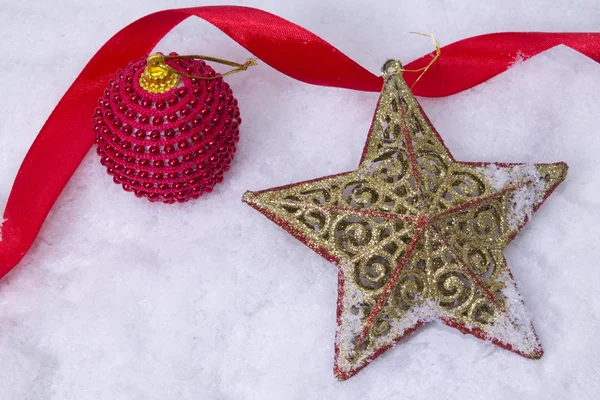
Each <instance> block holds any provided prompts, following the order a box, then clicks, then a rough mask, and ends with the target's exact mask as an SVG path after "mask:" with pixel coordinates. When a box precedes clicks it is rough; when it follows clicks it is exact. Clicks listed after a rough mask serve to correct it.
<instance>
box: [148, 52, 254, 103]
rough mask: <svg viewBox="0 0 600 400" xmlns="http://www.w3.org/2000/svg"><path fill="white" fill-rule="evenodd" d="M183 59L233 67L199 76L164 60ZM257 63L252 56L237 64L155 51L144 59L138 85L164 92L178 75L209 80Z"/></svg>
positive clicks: (206, 57) (177, 80)
mask: <svg viewBox="0 0 600 400" xmlns="http://www.w3.org/2000/svg"><path fill="white" fill-rule="evenodd" d="M183 59H187V60H190V59H195V60H205V61H212V62H216V63H220V64H225V65H229V66H230V67H235V68H234V69H232V70H230V71H227V72H225V73H223V74H217V75H215V76H199V75H192V74H188V73H185V72H182V71H178V70H176V69H175V68H172V67H171V66H169V65H168V64H167V63H166V61H167V60H183ZM257 64H258V63H257V62H256V60H255V59H254V58H249V59H247V60H246V62H245V63H243V64H239V63H236V62H234V61H229V60H223V59H221V58H216V57H210V56H200V55H184V56H164V55H162V54H159V53H156V54H151V55H149V56H148V58H147V60H146V69H145V70H144V72H143V73H142V75H141V76H140V86H141V87H142V88H144V89H145V90H146V91H148V92H151V93H165V92H167V91H169V90H170V89H172V88H173V87H175V86H177V83H178V82H179V77H180V76H183V77H185V78H191V79H201V80H205V81H208V80H211V79H217V78H222V77H224V76H227V75H231V74H235V73H237V72H241V71H245V70H247V69H248V68H249V67H251V66H253V65H257Z"/></svg>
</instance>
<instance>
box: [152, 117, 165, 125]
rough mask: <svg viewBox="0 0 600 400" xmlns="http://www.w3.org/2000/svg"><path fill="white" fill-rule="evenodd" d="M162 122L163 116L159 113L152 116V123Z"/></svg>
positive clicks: (158, 123) (159, 123)
mask: <svg viewBox="0 0 600 400" xmlns="http://www.w3.org/2000/svg"><path fill="white" fill-rule="evenodd" d="M162 123H163V118H162V117H161V116H159V115H157V116H156V117H154V118H152V124H154V125H161V124H162Z"/></svg>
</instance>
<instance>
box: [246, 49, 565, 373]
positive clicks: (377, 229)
mask: <svg viewBox="0 0 600 400" xmlns="http://www.w3.org/2000/svg"><path fill="white" fill-rule="evenodd" d="M401 68H402V66H401V65H400V63H399V62H398V61H394V60H389V61H387V62H386V63H385V64H384V66H383V69H382V71H383V76H384V80H385V81H384V86H383V90H382V92H381V96H380V98H379V103H378V106H377V110H376V112H375V117H374V119H373V123H372V125H371V129H370V132H369V136H368V138H367V143H366V146H365V149H364V152H363V156H362V160H361V162H360V165H359V166H358V169H357V170H356V171H351V172H346V173H342V174H339V175H334V176H328V177H324V178H320V179H315V180H312V181H307V182H301V183H296V184H292V185H288V186H283V187H278V188H273V189H268V190H264V191H260V192H247V193H246V194H245V195H244V201H245V202H246V203H248V204H249V205H251V206H252V207H254V208H255V209H257V210H258V211H260V212H261V213H263V214H264V215H265V216H267V217H268V218H270V219H271V220H273V221H274V222H275V223H276V224H278V225H280V226H281V227H282V228H284V229H285V230H287V231H288V232H289V233H291V234H292V235H294V236H295V237H296V238H298V239H299V240H300V241H302V242H303V243H304V244H306V245H307V246H308V247H310V248H312V249H313V250H315V251H316V252H317V253H319V254H320V255H322V256H323V257H325V258H326V259H327V260H329V261H331V262H333V263H334V264H335V265H336V266H337V267H338V270H339V281H338V305H337V323H338V329H337V333H336V339H335V341H336V342H335V365H334V372H335V374H336V376H337V377H338V378H339V379H348V378H350V377H351V376H353V375H354V374H356V373H357V372H358V371H360V370H361V369H362V368H364V367H365V366H366V365H367V364H369V363H370V362H371V361H372V360H373V359H375V358H376V357H377V356H379V355H380V354H382V353H383V352H384V351H385V350H387V349H388V348H390V347H392V346H393V345H394V344H395V343H397V342H398V341H399V340H401V339H402V338H403V337H405V336H407V335H408V334H410V333H412V332H414V331H415V330H416V329H417V328H418V327H419V326H421V325H423V324H424V323H426V322H428V321H433V320H438V321H441V322H443V323H444V324H446V325H448V326H451V327H453V328H457V329H459V330H460V331H461V332H463V333H465V334H467V333H468V334H471V335H473V336H476V337H478V338H480V339H484V340H489V341H491V342H492V343H494V344H496V345H498V346H500V347H502V348H505V349H507V350H510V351H513V352H515V353H517V354H520V355H522V356H524V357H527V358H539V357H541V356H542V354H543V350H542V347H541V345H540V342H539V340H538V338H537V336H536V333H535V331H534V329H533V326H532V323H531V320H530V316H529V314H528V312H527V311H526V309H525V306H524V304H523V301H522V299H521V296H520V295H519V292H518V291H517V286H516V284H515V281H514V280H513V277H512V275H511V273H510V271H509V269H508V267H507V265H506V261H505V259H504V255H503V249H504V248H505V247H506V246H507V245H508V244H509V243H510V241H511V240H512V239H513V238H514V237H515V235H516V234H517V233H518V232H519V231H520V230H521V228H522V227H523V226H524V225H525V223H526V222H527V221H528V220H529V218H530V217H531V215H532V214H533V212H535V211H536V210H537V208H538V207H539V206H540V205H541V204H542V203H543V202H544V200H545V199H546V198H547V197H548V196H549V195H550V193H551V192H552V191H553V190H554V189H555V188H556V187H557V186H558V184H559V183H560V182H562V181H563V180H564V179H565V176H566V174H567V165H566V164H564V163H556V164H499V163H466V162H459V161H456V160H455V159H454V158H453V157H452V154H450V151H449V150H448V149H447V148H446V146H445V145H444V142H443V141H442V139H441V137H440V136H439V135H438V133H437V132H436V131H435V129H434V128H433V126H432V125H431V123H430V122H429V120H428V119H427V117H426V116H425V113H424V112H423V110H422V109H421V107H420V105H419V103H418V102H417V100H416V99H415V98H414V96H413V94H412V93H411V91H410V89H409V88H408V87H407V86H406V83H405V82H404V80H403V79H402V75H401V72H400V71H401Z"/></svg>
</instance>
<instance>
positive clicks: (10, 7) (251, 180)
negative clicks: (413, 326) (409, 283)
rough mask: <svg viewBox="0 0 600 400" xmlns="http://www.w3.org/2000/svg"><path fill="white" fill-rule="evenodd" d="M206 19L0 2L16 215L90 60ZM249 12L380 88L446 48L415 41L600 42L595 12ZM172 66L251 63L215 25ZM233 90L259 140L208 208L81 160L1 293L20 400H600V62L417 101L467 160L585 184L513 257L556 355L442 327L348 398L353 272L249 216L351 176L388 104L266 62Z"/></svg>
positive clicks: (3, 331) (556, 53) (326, 5)
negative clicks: (271, 192) (167, 21)
mask: <svg viewBox="0 0 600 400" xmlns="http://www.w3.org/2000/svg"><path fill="white" fill-rule="evenodd" d="M215 2H216V3H223V2H224V1H213V2H212V3H215ZM228 2H234V0H230V1H228ZM201 3H203V2H199V1H197V2H191V1H188V0H173V1H170V2H165V1H159V0H144V1H139V0H138V1H127V2H125V1H116V0H102V1H100V0H89V1H85V2H84V1H75V0H64V1H60V2H56V1H37V2H26V1H12V0H11V1H8V0H0V7H1V8H0V9H1V10H2V11H1V12H0V35H1V36H0V37H1V38H2V39H1V40H0V50H1V53H2V55H3V57H2V59H1V60H0V65H1V66H2V74H0V83H1V85H2V88H3V91H2V93H3V95H2V96H0V143H2V146H0V204H1V203H4V202H5V201H6V199H7V197H8V194H9V191H10V187H11V185H12V183H13V180H14V177H15V175H16V173H17V170H18V168H19V165H20V163H21V161H22V159H23V157H24V155H25V153H26V151H27V149H28V148H29V146H30V145H31V143H32V141H33V139H34V138H35V135H36V134H37V132H38V131H39V129H40V127H41V126H42V125H43V123H44V121H45V120H46V118H47V117H48V115H49V114H50V112H51V111H52V109H53V108H54V106H55V105H56V103H57V101H58V100H59V99H60V97H61V96H62V94H63V93H64V92H65V90H66V89H67V88H68V87H69V85H70V84H71V83H72V81H73V79H74V78H75V77H76V76H77V74H78V73H79V71H80V70H81V69H82V68H83V66H84V65H85V64H86V62H87V61H88V60H89V58H90V57H91V56H92V55H93V53H94V52H95V51H96V50H97V49H98V48H99V47H100V46H101V45H102V44H103V43H104V42H105V41H106V40H107V39H108V38H109V37H110V36H111V35H112V34H113V33H115V32H117V31H118V30H119V29H120V28H122V27H123V26H125V25H126V24H128V23H129V22H131V21H133V20H135V19H136V18H138V17H141V16H142V15H145V14H147V13H150V12H153V11H156V10H159V9H162V8H168V7H189V6H192V5H195V4H201ZM239 3H240V4H241V3H242V2H239ZM243 4H244V5H251V6H258V7H262V8H265V9H268V10H270V11H272V12H275V13H277V14H279V15H281V16H283V17H285V18H288V19H291V20H293V21H294V22H296V23H299V24H300V25H303V26H305V27H307V28H309V29H310V30H312V31H314V32H316V33H318V34H319V35H321V36H323V37H324V38H326V39H327V40H329V41H330V42H332V43H333V44H334V45H336V46H337V47H339V48H340V49H341V50H343V51H345V52H346V53H347V54H349V55H350V56H351V57H352V58H354V59H356V60H358V62H360V63H361V64H362V65H364V66H365V67H366V68H368V69H369V70H371V71H373V72H377V71H379V69H380V67H381V64H382V63H383V62H384V61H385V60H386V59H388V58H390V57H394V58H399V59H401V60H403V61H410V60H412V59H414V58H416V57H419V56H421V55H423V54H425V53H427V52H430V51H431V47H430V43H429V42H428V41H427V40H422V39H419V37H417V36H415V35H411V34H409V33H408V31H420V32H434V33H435V34H436V38H437V39H438V40H439V41H440V42H441V43H442V44H447V43H450V42H453V41H456V40H459V39H462V38H465V37H468V36H472V35H476V34H481V33H488V32H496V31H519V30H527V31H594V30H598V21H599V20H600V9H599V8H598V6H597V2H595V1H593V0H582V1H579V2H577V6H574V5H573V3H572V2H561V1H558V0H548V1H540V0H535V1H528V2H523V1H520V0H505V1H497V2H490V1H486V2H483V1H480V0H464V1H453V2H448V1H446V2H441V1H438V0H423V1H420V2H418V3H417V2H414V1H412V2H411V1H407V2H398V1H395V0H381V1H380V2H378V4H377V6H374V5H373V3H372V2H366V1H359V0H344V1H337V2H334V1H322V0H305V1H302V2H284V1H276V0H247V1H244V2H243ZM157 49H158V50H161V51H177V52H179V53H181V54H186V53H187V54H195V53H202V54H211V55H216V56H219V57H223V58H226V59H233V60H242V61H243V60H245V59H246V58H247V57H248V54H247V52H246V51H245V50H244V49H243V48H241V47H240V46H238V45H236V44H233V43H232V42H231V41H230V40H229V39H228V38H227V37H225V35H223V34H222V33H221V32H220V31H218V30H217V29H216V28H213V27H211V26H210V25H209V24H207V23H204V22H202V21H200V20H189V21H186V22H184V23H183V24H182V25H180V26H179V27H178V28H177V29H175V30H174V31H173V32H172V33H170V34H169V36H168V37H167V38H165V39H164V40H163V41H162V42H161V43H160V44H159V45H158V47H157ZM315 62H318V60H315ZM228 81H229V82H230V84H231V85H232V87H233V90H234V91H235V95H236V97H237V98H238V99H239V101H240V107H241V112H242V118H243V121H244V122H243V123H242V135H241V140H240V143H239V146H238V149H239V151H238V153H237V155H236V159H235V161H234V163H233V165H232V169H231V171H230V172H229V173H228V174H227V176H226V179H225V182H224V183H223V184H221V185H220V186H219V187H218V188H216V189H215V191H214V192H213V193H212V194H210V195H209V196H206V197H203V198H201V199H200V200H199V201H196V202H194V203H189V204H184V205H175V206H164V205H159V204H150V203H148V202H145V201H142V200H139V199H137V198H135V197H134V196H132V195H131V194H130V193H125V192H123V191H122V190H121V189H120V188H119V187H118V186H117V185H115V184H114V183H112V181H111V179H110V178H109V177H108V176H107V175H106V173H105V172H104V169H103V168H102V167H101V166H100V164H99V162H98V160H97V157H96V155H95V154H94V153H93V152H91V153H90V154H89V155H88V156H87V157H86V159H85V160H84V161H83V163H82V165H81V167H80V168H79V170H78V171H77V173H76V174H75V176H74V178H73V179H72V181H71V182H70V184H69V185H68V187H67V188H66V190H65V192H64V193H63V194H62V196H61V197H60V199H59V201H58V203H57V204H56V206H55V208H54V210H53V212H52V213H51V214H50V216H49V217H48V220H47V221H46V223H45V224H44V226H43V228H42V231H41V232H40V236H39V238H38V240H37V241H36V243H35V244H34V246H33V248H32V250H31V251H30V252H29V253H28V255H27V256H26V257H25V259H24V260H23V262H22V263H21V264H20V265H19V266H18V267H17V268H16V269H15V270H14V271H13V272H12V273H11V274H10V275H9V276H8V277H6V278H5V279H3V280H2V281H1V282H0V360H2V362H0V393H1V396H0V397H1V398H2V399H3V400H4V399H7V400H29V399H32V400H38V399H44V400H73V399H76V400H88V399H90V400H92V399H93V400H96V399H113V400H122V399H123V400H124V399H126V400H137V399H140V400H141V399H143V400H154V399H161V400H163V399H182V400H196V399H211V400H213V399H215V400H229V399H232V400H238V399H243V400H253V399H260V400H270V399H289V400H312V399H317V400H320V399H346V400H358V399H361V400H375V399H377V400H381V399H395V398H402V399H437V398H444V399H465V398H484V399H514V398H531V399H540V398H553V399H594V398H598V397H599V395H600V386H598V378H597V376H598V360H599V359H600V346H598V340H597V338H598V332H600V300H599V297H598V287H600V269H599V268H598V252H599V251H600V248H599V247H598V243H600V214H599V212H598V210H599V209H600V200H599V199H600V189H599V187H600V185H599V183H600V181H599V179H600V178H599V177H600V163H598V154H600V135H599V134H598V133H599V128H598V126H600V114H599V113H598V112H597V110H598V104H600V91H599V90H598V88H599V87H600V65H598V64H597V63H595V62H594V61H592V60H590V59H588V58H586V57H584V56H582V55H580V54H578V53H576V52H575V51H573V50H570V49H568V48H564V47H559V48H555V49H552V50H551V51H548V52H547V53H545V54H543V55H541V56H538V57H536V58H534V59H531V60H527V61H525V62H522V63H519V64H518V65H515V66H514V67H512V68H511V69H510V70H509V71H507V72H506V73H504V74H502V75H500V76H498V77H496V78H495V79H493V80H491V81H490V82H487V83H485V84H482V85H480V86H478V87H476V88H473V89H472V90H469V91H466V92H464V93H461V94H458V95H455V96H451V97H448V98H442V99H421V100H422V105H423V108H424V109H425V111H426V112H427V113H428V115H429V117H430V119H431V120H432V122H433V123H434V124H435V125H436V128H437V130H438V131H439V132H440V134H441V135H442V136H443V138H444V140H445V143H446V145H447V146H448V148H449V149H450V150H451V151H452V152H453V154H454V156H455V157H456V159H458V160H466V161H487V162H495V161H498V162H557V161H565V162H567V163H568V164H569V166H570V169H569V176H568V178H567V179H566V181H565V182H564V183H563V184H561V185H560V186H559V187H558V189H557V190H556V191H555V193H554V194H553V195H552V196H551V197H550V198H549V199H548V201H546V203H545V204H544V205H543V206H542V208H541V209H540V211H539V212H538V213H537V214H536V215H535V216H534V218H533V220H532V221H531V222H530V223H529V224H527V226H526V228H525V229H524V230H523V231H522V232H521V233H520V234H519V236H517V238H516V239H515V240H514V241H513V242H512V243H511V245H510V246H509V248H508V249H507V251H506V258H507V260H508V264H509V267H510V268H511V270H512V272H513V275H514V277H515V279H516V280H517V281H518V282H519V288H520V292H521V294H522V295H523V297H524V300H525V303H526V307H527V310H528V312H530V313H531V315H532V316H533V322H534V325H535V328H536V332H537V333H538V335H539V338H540V341H541V343H542V345H543V347H544V351H545V354H544V356H543V357H542V358H541V359H540V360H536V361H532V360H527V359H525V358H523V357H520V356H518V355H515V354H514V353H511V352H508V351H506V350H503V349H500V348H497V347H496V346H493V345H491V344H489V343H487V342H484V341H481V340H478V339H476V338H474V337H473V336H471V335H462V334H461V333H460V332H458V331H457V330H455V329H450V328H448V327H446V326H443V325H442V324H428V325H427V326H425V327H423V328H421V329H419V330H418V331H417V332H415V334H413V335H411V336H410V337H409V338H407V339H406V340H403V341H402V342H400V343H399V344H398V345H397V346H395V347H394V348H393V349H391V350H389V351H388V352H386V354H384V355H383V356H382V357H380V358H379V359H378V360H376V361H375V362H373V363H372V364H371V365H369V366H368V367H367V368H365V369H364V370H363V371H361V372H360V373H358V374H357V375H356V376H354V377H353V378H351V379H350V380H348V381H345V382H338V380H337V379H336V378H335V376H334V375H333V371H332V370H333V355H334V351H333V349H334V340H335V332H336V321H335V317H336V298H337V271H336V268H335V267H334V266H332V265H330V264H329V263H327V262H326V261H325V260H323V259H322V258H321V257H320V256H318V255H317V254H315V253H313V252H312V251H311V250H309V249H308V248H306V247H305V246H303V245H302V244H300V243H299V242H298V241H297V240H296V239H294V238H293V237H292V236H290V235H288V234H287V233H285V232H284V231H282V230H281V229H280V228H279V227H277V226H276V225H275V224H273V223H272V222H270V221H268V220H267V219H266V218H264V216H262V215H261V214H260V213H258V212H256V211H255V210H254V209H252V208H250V207H248V206H247V205H245V204H243V203H241V201H240V199H241V197H242V194H243V193H244V192H245V191H246V190H258V189H264V188H269V187H273V186H276V185H282V184H287V183H291V182H297V181H300V180H304V179H311V178H316V177H320V176H324V175H328V174H332V173H337V172H342V171H347V170H351V169H354V168H355V167H356V166H357V164H358V161H359V159H360V155H361V152H362V148H363V145H364V141H365V138H366V135H367V131H368V128H369V125H370V123H371V120H372V117H373V110H374V109H375V104H376V102H377V97H378V94H376V93H361V92H353V91H347V90H341V89H328V88H319V87H313V86H309V85H306V84H303V83H300V82H296V81H294V80H292V79H289V78H287V77H285V76H283V75H281V74H279V73H277V72H276V71H274V70H273V69H271V68H270V67H267V66H265V65H260V66H258V67H254V68H252V69H251V70H249V71H247V72H244V73H242V74H237V75H234V76H231V77H230V79H228ZM90 123H91V119H90ZM65 134H73V135H75V134H77V132H65Z"/></svg>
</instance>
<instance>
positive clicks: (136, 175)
mask: <svg viewBox="0 0 600 400" xmlns="http://www.w3.org/2000/svg"><path fill="white" fill-rule="evenodd" d="M176 55H177V54H176V53H171V54H170V56H176ZM146 60H147V59H146V58H143V59H141V60H139V61H137V62H132V63H130V64H129V65H128V66H127V68H125V69H123V70H120V71H118V72H117V76H116V77H115V78H114V79H112V80H111V81H110V82H109V85H108V88H106V90H105V91H104V96H103V97H102V98H100V100H99V101H98V107H97V108H96V111H95V116H94V130H95V132H96V143H97V144H98V149H97V153H98V155H99V156H100V162H101V163H102V165H104V166H105V167H106V171H107V172H108V174H109V175H111V176H112V177H113V180H114V181H115V183H117V184H121V185H122V186H123V189H125V190H126V191H128V192H134V193H135V195H136V196H138V197H146V198H147V199H148V200H150V201H162V202H165V203H174V202H186V201H188V200H190V199H197V198H198V197H200V196H201V195H202V194H203V193H205V192H211V191H212V188H213V186H214V185H215V184H217V183H220V182H222V181H223V173H225V172H227V171H228V170H229V165H230V163H231V160H232V159H233V155H234V153H235V150H236V146H235V145H236V143H237V142H238V140H239V125H240V124H241V122H242V120H241V118H240V111H239V108H238V102H237V100H236V99H235V98H234V97H233V94H232V92H231V88H230V87H229V85H228V84H227V83H225V82H224V81H223V78H222V77H217V78H214V79H210V80H204V79H198V78H190V77H185V76H179V75H178V76H177V77H175V78H173V76H171V77H170V78H169V77H168V78H169V79H176V80H175V81H171V82H172V87H169V88H168V90H166V91H164V93H160V92H156V93H153V92H151V91H149V90H150V89H148V87H147V86H145V87H142V84H143V83H144V82H143V80H142V81H140V77H141V75H142V73H144V72H147V71H146V70H147V61H146ZM165 63H166V64H167V65H168V66H169V67H171V69H174V70H177V71H179V72H181V73H183V74H184V75H195V76H201V77H214V76H215V75H216V74H215V71H214V70H213V69H212V68H211V67H210V66H208V65H207V64H206V63H205V62H204V61H202V60H198V59H174V60H167V61H165ZM145 68H146V70H145ZM163 87H164V85H163ZM147 89H148V90H147Z"/></svg>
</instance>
